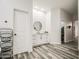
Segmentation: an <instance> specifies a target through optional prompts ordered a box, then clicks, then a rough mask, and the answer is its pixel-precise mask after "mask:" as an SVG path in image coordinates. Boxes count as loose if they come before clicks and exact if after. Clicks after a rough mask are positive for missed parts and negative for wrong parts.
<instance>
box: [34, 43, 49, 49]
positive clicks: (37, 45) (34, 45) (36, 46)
mask: <svg viewBox="0 0 79 59" xmlns="http://www.w3.org/2000/svg"><path fill="white" fill-rule="evenodd" d="M46 44H49V43H44V44H38V45H34V46H33V48H35V47H40V46H42V45H46Z"/></svg>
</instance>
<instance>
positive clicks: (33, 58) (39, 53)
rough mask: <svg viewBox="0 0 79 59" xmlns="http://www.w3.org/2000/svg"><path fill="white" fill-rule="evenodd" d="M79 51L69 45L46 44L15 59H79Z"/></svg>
mask: <svg viewBox="0 0 79 59" xmlns="http://www.w3.org/2000/svg"><path fill="white" fill-rule="evenodd" d="M78 57H79V56H78V50H77V49H76V48H72V46H69V45H57V44H55V45H52V44H46V45H41V46H39V47H34V48H33V51H32V52H30V53H27V52H25V53H21V54H18V55H15V56H14V59H79V58H78Z"/></svg>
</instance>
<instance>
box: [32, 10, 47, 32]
mask: <svg viewBox="0 0 79 59" xmlns="http://www.w3.org/2000/svg"><path fill="white" fill-rule="evenodd" d="M46 15H47V13H44V12H43V11H40V10H37V9H33V23H34V22H36V21H40V22H41V23H42V29H41V31H40V32H42V33H44V32H45V31H46V21H47V20H46V19H47V18H46ZM33 33H36V31H35V30H33Z"/></svg>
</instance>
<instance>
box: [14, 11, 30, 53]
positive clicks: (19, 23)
mask: <svg viewBox="0 0 79 59" xmlns="http://www.w3.org/2000/svg"><path fill="white" fill-rule="evenodd" d="M29 24H30V20H29V14H28V12H25V11H21V10H14V46H13V49H14V51H13V52H14V54H19V53H22V52H26V51H27V50H28V44H29V40H30V39H29Z"/></svg>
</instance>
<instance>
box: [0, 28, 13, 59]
mask: <svg viewBox="0 0 79 59" xmlns="http://www.w3.org/2000/svg"><path fill="white" fill-rule="evenodd" d="M0 38H1V41H0V43H1V59H7V58H8V59H13V57H12V56H13V39H12V38H13V31H12V29H6V28H3V29H0Z"/></svg>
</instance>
